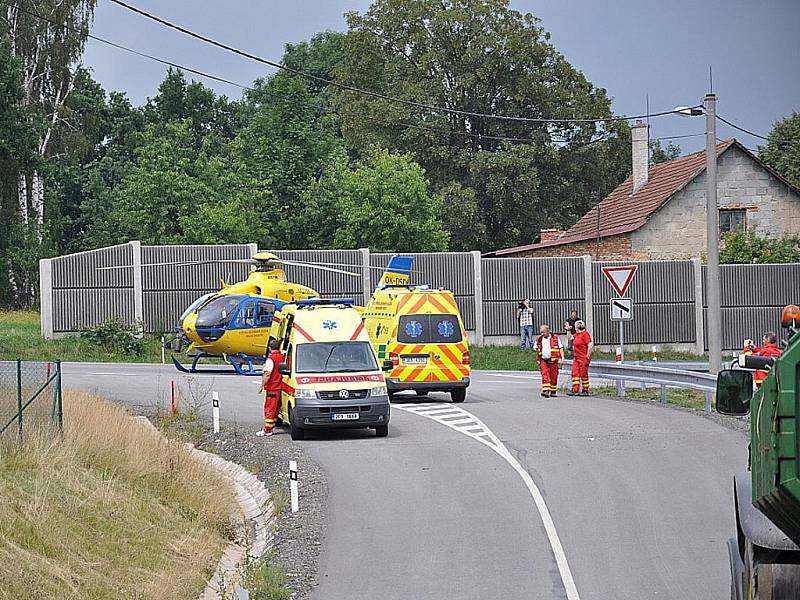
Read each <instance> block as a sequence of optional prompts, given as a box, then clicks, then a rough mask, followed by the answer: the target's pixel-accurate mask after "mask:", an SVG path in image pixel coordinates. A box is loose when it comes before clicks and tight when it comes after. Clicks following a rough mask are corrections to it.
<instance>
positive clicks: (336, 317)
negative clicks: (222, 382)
mask: <svg viewBox="0 0 800 600" xmlns="http://www.w3.org/2000/svg"><path fill="white" fill-rule="evenodd" d="M275 325H276V326H277V329H275V337H276V339H278V340H279V341H280V342H281V352H283V355H284V357H285V361H284V363H283V364H281V365H280V367H279V369H280V373H281V374H282V375H283V382H282V385H283V388H282V393H281V419H282V420H283V422H284V423H288V424H289V427H290V431H291V435H292V439H295V440H301V439H303V438H304V437H305V432H306V430H308V429H315V428H330V427H337V428H338V427H353V428H372V429H374V430H375V434H376V435H377V436H378V437H384V436H386V435H388V433H389V396H388V392H387V390H386V382H385V380H384V376H383V372H382V366H381V363H379V362H378V358H377V356H376V355H375V350H374V349H373V347H372V345H371V343H370V339H369V336H368V335H367V332H366V330H365V327H364V322H363V321H362V320H361V315H360V314H359V312H358V311H357V310H356V309H355V308H353V306H352V301H350V300H321V299H314V300H300V301H298V302H295V303H292V304H287V305H286V306H284V307H283V308H281V310H280V311H278V312H277V313H275ZM273 327H275V326H273ZM387 367H388V365H387Z"/></svg>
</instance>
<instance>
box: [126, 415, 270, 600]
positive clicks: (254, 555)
mask: <svg viewBox="0 0 800 600" xmlns="http://www.w3.org/2000/svg"><path fill="white" fill-rule="evenodd" d="M134 419H135V420H136V421H138V422H140V423H141V424H142V425H144V426H146V427H149V428H150V429H152V430H153V431H155V432H156V433H158V434H159V435H162V436H163V434H162V433H161V432H160V431H159V430H158V429H157V428H156V427H155V425H153V424H152V423H151V422H150V420H149V419H148V418H147V417H134ZM184 447H185V448H186V449H187V450H188V451H189V453H190V454H191V455H192V456H195V457H196V458H199V459H200V460H202V461H203V462H205V463H206V464H208V465H209V466H211V467H213V468H214V469H216V470H217V471H218V472H219V473H221V474H222V475H223V476H224V477H225V478H226V479H228V481H230V483H231V485H232V487H233V490H234V494H235V497H236V504H237V507H238V509H237V510H235V511H234V513H233V514H232V515H231V520H232V522H233V523H234V531H235V534H236V540H235V541H232V542H231V543H229V544H228V546H227V547H226V548H225V550H224V551H223V552H222V557H221V558H220V560H219V563H218V564H217V568H216V570H215V571H214V575H213V576H212V577H211V579H210V580H209V581H208V583H207V584H206V588H205V590H203V593H202V594H201V595H200V597H199V598H198V600H222V599H223V598H239V597H240V596H241V595H240V592H241V591H242V590H241V587H240V582H241V578H242V574H243V572H244V569H245V568H246V567H247V564H248V562H251V561H255V560H258V559H259V558H261V556H263V555H264V553H265V552H266V550H267V549H268V548H269V546H270V543H271V541H272V528H273V522H274V513H273V506H272V498H271V496H270V494H269V490H268V489H267V487H266V485H265V484H264V482H263V481H261V480H260V479H259V478H258V477H256V476H255V475H253V474H252V473H250V472H249V471H248V470H247V469H245V468H244V467H242V466H241V465H238V464H236V463H234V462H231V461H229V460H225V459H224V458H222V457H221V456H219V455H218V454H213V453H211V452H206V451H204V450H199V449H198V448H195V447H194V445H193V444H190V443H186V444H184ZM245 597H246V596H245Z"/></svg>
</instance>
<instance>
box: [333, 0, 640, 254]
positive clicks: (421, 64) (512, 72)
mask: <svg viewBox="0 0 800 600" xmlns="http://www.w3.org/2000/svg"><path fill="white" fill-rule="evenodd" d="M348 25H349V30H348V33H347V36H346V38H345V43H344V53H345V59H344V61H343V63H342V64H341V65H340V67H339V68H338V70H337V73H338V75H339V79H340V80H341V81H342V82H343V83H346V84H350V85H354V86H358V87H362V88H367V89H371V90H376V91H378V92H383V93H385V94H387V95H391V96H395V97H400V98H403V99H407V100H410V101H415V102H420V103H424V104H429V105H436V106H442V107H446V108H449V109H457V110H462V111H469V112H471V113H494V114H506V115H517V116H522V117H529V118H533V119H537V118H550V117H554V116H555V117H568V118H588V117H609V116H611V101H610V99H609V98H608V96H607V94H606V92H605V90H603V89H601V88H595V87H594V86H593V85H592V84H591V83H590V82H589V81H587V80H586V78H585V77H584V76H583V75H582V74H581V73H580V72H579V71H577V70H576V69H574V68H573V67H572V66H571V65H570V64H569V63H568V62H567V61H566V60H565V59H564V57H563V56H562V55H561V54H559V53H558V52H557V50H556V49H555V48H554V47H553V45H552V44H550V42H549V34H548V33H546V32H545V31H544V30H543V29H542V28H541V26H540V25H539V21H538V19H536V17H534V16H532V15H530V14H521V13H519V12H517V11H515V10H512V9H510V8H509V6H508V2H507V0H448V1H446V2H441V1H440V0H376V1H375V2H374V3H373V4H372V6H371V7H370V9H369V10H368V11H367V12H366V13H365V14H363V15H359V14H355V13H350V14H348ZM338 102H339V106H340V108H341V111H340V112H341V115H342V116H341V118H342V132H343V135H344V137H345V139H346V140H347V141H348V143H349V145H350V146H352V147H353V148H355V149H356V150H357V151H363V150H364V149H365V148H367V147H369V146H370V145H371V144H378V145H380V146H382V147H387V148H390V149H395V150H399V151H403V152H411V153H412V154H413V156H414V158H415V160H416V161H417V162H419V163H420V164H421V165H422V166H423V167H424V168H425V170H426V173H427V175H428V177H429V178H430V180H431V182H432V184H433V186H434V189H435V190H439V189H441V188H443V187H445V186H447V185H449V184H451V183H453V182H454V181H455V182H459V183H461V184H462V185H463V186H465V187H474V186H472V185H471V183H470V181H471V178H472V173H473V172H474V171H475V170H476V169H481V168H482V167H481V164H479V165H478V166H477V167H475V166H473V164H472V163H473V161H476V160H478V161H479V162H480V163H483V162H485V161H486V157H485V154H484V153H487V152H489V153H499V154H503V153H509V161H510V162H514V161H519V160H520V153H521V154H522V155H526V152H528V151H517V150H512V148H514V147H515V146H516V145H519V143H516V144H515V143H514V142H511V143H509V142H505V143H504V142H503V141H502V140H500V139H498V138H501V137H512V138H517V139H525V140H530V141H527V142H524V145H526V146H531V147H533V150H532V151H530V157H533V159H531V158H527V159H526V160H528V161H529V166H530V167H531V168H532V169H533V170H534V171H535V172H536V173H538V174H539V183H538V190H539V194H540V196H541V197H542V198H546V199H548V200H547V202H548V203H552V204H554V205H557V206H558V208H559V213H558V218H561V215H570V216H575V218H577V217H579V216H581V215H582V214H583V213H584V212H585V211H586V210H588V208H590V207H591V206H592V204H593V203H594V202H596V200H597V199H599V198H596V197H595V196H597V195H599V196H600V197H602V196H603V195H605V194H606V193H608V191H610V190H611V189H613V187H614V186H616V185H617V184H618V183H619V181H621V179H622V178H621V177H620V171H623V173H624V174H627V172H628V169H629V167H628V165H630V161H629V160H624V159H625V158H626V154H627V156H629V150H626V149H622V148H621V146H619V145H617V144H616V140H617V139H618V138H619V137H620V136H624V135H625V131H626V129H627V128H626V127H624V126H622V125H617V124H608V125H607V126H604V125H603V124H601V123H574V122H573V123H552V122H551V123H536V122H526V123H521V122H517V121H511V120H504V119H493V118H487V117H481V116H477V114H472V115H457V114H448V113H446V112H441V111H434V110H424V109H420V108H417V107H414V106H408V105H401V104H398V103H395V102H390V101H387V100H383V99H378V98H373V97H368V96H364V95H360V94H356V93H351V92H341V93H340V94H339V97H338ZM598 138H608V141H604V142H594V143H591V144H590V142H593V141H594V140H596V139H598ZM587 144H590V145H589V146H587ZM526 156H527V155H526ZM498 160H502V159H498ZM584 173H589V174H590V175H591V176H590V177H589V178H586V177H584ZM511 190H512V188H511V187H507V188H506V191H507V192H508V193H511ZM587 190H590V191H591V193H590V194H587V193H586V191H587ZM475 191H476V194H477V197H478V201H479V203H480V205H481V212H482V216H483V217H485V219H486V221H487V230H488V231H489V232H490V233H489V235H488V236H487V239H486V244H487V249H488V248H493V247H497V245H498V244H500V243H512V244H513V243H521V242H527V241H532V240H533V238H534V237H535V235H536V234H537V233H538V230H537V222H536V220H531V219H523V220H520V221H517V216H518V215H519V214H520V213H517V214H516V215H513V216H512V217H511V218H510V219H509V218H508V207H509V205H510V204H511V203H512V202H513V200H512V199H511V198H503V200H502V205H503V206H495V204H494V203H495V201H496V200H498V196H497V195H494V196H485V195H484V193H485V192H486V191H488V188H486V186H483V188H482V189H478V188H475ZM514 191H515V193H516V188H515V189H514ZM547 214H548V215H553V214H554V211H552V210H549V211H548V213H547ZM500 222H505V223H507V224H508V225H509V229H508V230H507V231H505V232H503V235H502V238H494V237H492V235H491V231H492V229H493V228H494V227H496V224H497V223H500ZM544 224H545V225H551V224H553V225H555V224H556V223H544ZM454 239H455V238H454ZM501 239H502V240H505V241H504V242H501V241H500V240H501Z"/></svg>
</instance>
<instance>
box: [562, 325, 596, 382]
mask: <svg viewBox="0 0 800 600" xmlns="http://www.w3.org/2000/svg"><path fill="white" fill-rule="evenodd" d="M575 330H576V331H577V333H576V334H575V337H573V338H572V389H571V390H570V391H568V392H567V396H578V395H581V396H588V395H589V363H591V362H592V350H593V349H594V343H593V342H592V336H591V334H590V333H589V332H588V331H586V323H584V322H583V321H575ZM581 388H583V389H581Z"/></svg>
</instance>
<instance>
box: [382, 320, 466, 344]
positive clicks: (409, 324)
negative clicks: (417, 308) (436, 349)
mask: <svg viewBox="0 0 800 600" xmlns="http://www.w3.org/2000/svg"><path fill="white" fill-rule="evenodd" d="M461 338H462V335H461V325H459V323H458V317H457V316H456V315H403V316H401V317H400V323H399V327H398V328H397V341H398V342H400V343H401V344H457V343H458V342H460V341H461Z"/></svg>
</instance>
